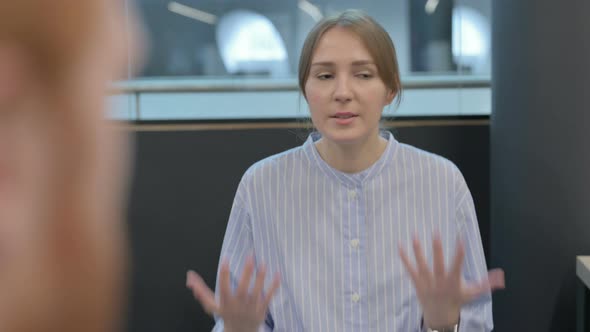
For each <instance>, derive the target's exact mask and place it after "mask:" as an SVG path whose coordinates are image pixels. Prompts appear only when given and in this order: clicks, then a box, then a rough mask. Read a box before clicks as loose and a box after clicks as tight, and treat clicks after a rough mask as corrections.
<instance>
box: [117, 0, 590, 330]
mask: <svg viewBox="0 0 590 332" xmlns="http://www.w3.org/2000/svg"><path fill="white" fill-rule="evenodd" d="M126 1H128V5H129V6H135V7H137V8H138V9H139V13H140V15H141V17H142V18H143V20H144V28H145V29H146V32H147V36H148V38H149V40H148V42H149V43H148V49H147V50H148V56H147V60H146V62H145V64H144V65H143V66H142V67H141V69H140V71H139V73H137V74H132V72H133V68H135V67H137V66H138V64H135V63H132V62H131V61H130V63H129V64H128V65H129V77H128V80H123V81H117V82H113V84H112V86H111V87H110V97H109V98H110V104H111V106H112V107H111V109H110V110H109V113H108V114H106V116H107V117H108V118H109V119H112V120H113V121H115V122H117V123H118V124H121V126H122V127H123V128H125V129H126V130H129V131H130V132H132V133H133V134H134V135H135V140H134V141H135V147H136V149H135V152H134V153H135V156H134V160H135V162H134V175H133V178H132V179H131V180H130V181H131V182H132V190H131V201H130V206H129V218H128V225H129V238H130V245H131V252H132V256H131V257H132V277H131V280H130V300H129V308H128V320H127V331H133V332H140V331H141V332H146V331H206V330H210V329H211V327H212V326H213V321H212V319H211V318H210V317H208V316H207V315H206V314H205V313H204V312H203V310H202V309H201V308H200V307H199V305H198V304H197V303H196V301H195V300H194V299H193V298H192V294H191V293H190V291H188V290H187V289H186V288H185V286H184V285H185V273H186V270H187V269H195V270H197V271H199V272H200V273H202V275H203V276H204V278H205V281H206V282H207V283H208V284H209V285H210V286H212V287H213V285H214V283H215V273H216V268H217V263H218V259H219V252H220V250H221V243H222V239H223V235H224V232H225V226H226V223H227V219H228V216H229V212H230V208H231V204H232V200H233V195H234V193H235V190H236V187H237V184H238V182H239V180H240V178H241V175H242V174H243V172H244V171H245V170H246V169H247V168H248V167H249V166H250V165H251V164H252V163H254V162H256V161H258V160H260V159H262V158H265V157H267V156H269V155H272V154H274V153H278V152H281V151H284V150H286V149H289V148H292V147H295V146H297V145H300V144H301V143H302V142H303V139H304V138H305V135H306V134H307V132H308V130H309V128H308V124H307V121H306V119H307V118H308V117H309V112H308V109H307V105H306V103H305V100H304V98H303V96H302V95H301V94H300V93H299V91H298V87H297V78H296V77H297V63H298V56H299V52H300V50H301V47H302V44H303V40H304V38H305V36H306V34H307V33H308V32H309V30H310V29H311V28H312V26H313V25H314V24H315V22H317V21H318V20H319V19H321V18H322V17H324V16H327V15H331V14H334V13H337V12H339V11H341V10H344V9H348V8H357V9H362V10H364V11H366V12H367V13H368V14H370V15H371V16H372V17H374V18H375V19H376V20H377V21H378V22H379V23H380V24H382V25H383V26H384V27H385V29H386V30H387V31H388V32H389V34H390V35H391V37H392V39H393V41H394V43H395V46H396V50H397V55H398V61H399V66H400V71H401V77H402V84H403V89H404V90H403V98H402V99H401V101H400V104H399V106H396V105H395V103H394V105H392V106H390V107H387V108H386V109H385V110H384V117H385V120H386V122H385V125H386V128H387V129H388V130H391V131H392V132H393V133H394V135H395V136H396V137H397V139H398V140H400V141H402V142H404V143H408V144H412V145H415V146H417V147H420V148H423V149H425V150H428V151H431V152H434V153H437V154H440V155H442V156H444V157H446V158H448V159H450V160H452V161H453V162H455V163H456V164H457V165H458V167H459V168H460V169H461V171H462V172H463V174H464V176H465V178H466V180H467V183H468V185H469V187H470V189H471V192H472V195H473V197H474V201H475V206H476V210H477V214H478V219H479V224H480V230H481V235H482V240H483V244H484V251H485V253H486V258H487V261H488V266H489V268H494V267H501V268H504V270H505V272H506V284H507V285H506V286H507V289H506V290H505V291H502V292H499V293H496V294H494V318H495V319H494V321H495V326H496V329H495V330H496V331H574V330H576V328H578V327H579V326H582V325H584V323H585V321H586V319H587V317H588V313H587V312H586V310H587V309H586V308H585V306H584V299H585V296H586V295H587V294H586V293H587V290H586V287H585V285H584V283H583V282H582V281H581V279H580V278H578V277H577V276H576V257H577V256H579V255H586V254H590V219H589V218H588V217H589V216H590V209H589V206H590V204H588V198H587V197H590V195H589V194H590V192H589V189H588V187H589V186H588V183H589V182H588V181H589V180H590V177H589V176H588V173H589V171H588V170H590V167H588V166H590V154H589V153H588V152H587V151H585V147H586V144H585V140H586V135H585V134H586V132H587V131H588V129H589V126H588V125H589V123H588V121H589V120H590V119H589V118H588V115H587V110H588V106H590V103H589V97H588V96H589V95H590V94H588V93H587V92H586V91H587V90H588V87H589V86H590V85H589V84H588V83H590V82H588V81H589V78H588V77H590V76H589V75H588V74H590V70H589V68H590V66H589V59H590V50H589V47H588V36H589V35H590V23H588V22H587V21H588V20H587V19H586V18H587V17H589V16H588V14H590V5H588V2H587V1H582V0H578V1H574V0H564V1H561V2H559V3H557V2H554V1H548V0H539V1H510V0H469V1H468V0H455V1H453V0H371V1H351V0H339V1H335V0H203V1H201V0H177V1H168V0H136V1H131V0H126ZM586 325H587V324H586Z"/></svg>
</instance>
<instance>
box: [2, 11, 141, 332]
mask: <svg viewBox="0 0 590 332" xmlns="http://www.w3.org/2000/svg"><path fill="white" fill-rule="evenodd" d="M125 19H126V17H125V3H124V1H123V0H83V1H80V0H52V1H47V0H14V1H13V0H9V1H0V330H1V331H19V332H20V331H35V332H39V331H60V332H69V331H77V332H78V331H85V332H99V331H100V332H103V331H116V330H118V328H119V327H120V323H121V318H122V312H123V308H124V307H125V303H124V299H125V298H126V294H125V283H126V280H125V272H126V260H127V257H126V243H125V233H124V223H123V212H124V206H125V203H126V201H125V196H126V192H125V187H126V185H125V184H126V175H127V174H126V172H127V170H128V166H129V165H128V160H127V159H126V157H127V153H128V151H129V150H128V147H127V140H126V138H125V137H124V135H123V134H122V133H121V132H116V130H115V128H113V126H112V125H109V124H108V121H106V120H105V119H104V115H105V94H106V92H107V88H108V84H109V82H110V81H112V80H114V79H117V78H121V77H122V75H123V74H125V75H126V74H127V61H128V59H130V58H131V57H135V56H136V55H137V54H138V53H139V52H137V50H139V46H140V44H141V43H140V42H138V38H140V35H139V33H138V32H139V29H138V25H137V22H136V21H135V18H134V17H128V18H127V19H128V22H130V24H127V25H126V22H125Z"/></svg>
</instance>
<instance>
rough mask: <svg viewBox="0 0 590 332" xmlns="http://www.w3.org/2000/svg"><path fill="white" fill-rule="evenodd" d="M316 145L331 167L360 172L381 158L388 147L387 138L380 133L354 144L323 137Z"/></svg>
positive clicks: (348, 171) (343, 170)
mask: <svg viewBox="0 0 590 332" xmlns="http://www.w3.org/2000/svg"><path fill="white" fill-rule="evenodd" d="M315 147H316V149H317V150H318V152H319V154H320V156H321V157H322V159H323V160H324V161H325V162H326V163H328V165H330V166H331V167H333V168H335V169H337V170H339V171H341V172H344V173H358V172H362V171H364V170H366V169H367V168H369V167H371V165H373V164H374V163H375V162H377V160H379V158H380V157H381V155H382V154H383V151H385V148H386V147H387V140H386V139H385V138H383V137H381V135H379V133H377V134H376V135H371V136H370V137H368V138H367V139H365V140H363V141H360V142H358V143H354V144H338V143H335V142H333V141H330V140H329V139H326V138H324V137H322V138H321V139H320V140H318V141H317V142H316V143H315Z"/></svg>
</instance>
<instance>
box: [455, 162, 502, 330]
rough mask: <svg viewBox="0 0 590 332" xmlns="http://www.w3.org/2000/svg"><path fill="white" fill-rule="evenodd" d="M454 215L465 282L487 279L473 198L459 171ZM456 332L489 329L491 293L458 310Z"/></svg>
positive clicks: (490, 323) (491, 324) (490, 325)
mask: <svg viewBox="0 0 590 332" xmlns="http://www.w3.org/2000/svg"><path fill="white" fill-rule="evenodd" d="M456 189H457V190H456V196H455V197H456V208H457V210H456V218H457V223H458V225H457V227H458V229H459V238H460V239H461V240H462V241H463V244H464V247H465V260H464V262H463V278H464V280H465V282H466V283H467V284H472V283H477V282H479V281H481V280H483V279H484V278H487V273H488V271H487V266H486V261H485V256H484V252H483V246H482V243H481V235H480V232H479V225H478V223H477V216H476V214H475V208H474V204H473V198H472V197H471V193H470V192H469V189H468V188H467V184H466V183H465V179H464V178H463V175H461V173H460V172H459V171H457V177H456ZM460 317H461V318H460V324H459V332H489V331H492V329H493V327H494V325H493V319H492V296H491V293H490V292H488V293H486V294H484V295H482V296H481V297H480V298H478V299H475V300H474V301H473V302H471V303H469V304H467V305H465V306H464V307H463V308H462V309H461V316H460Z"/></svg>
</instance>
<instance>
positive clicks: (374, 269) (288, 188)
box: [214, 132, 493, 332]
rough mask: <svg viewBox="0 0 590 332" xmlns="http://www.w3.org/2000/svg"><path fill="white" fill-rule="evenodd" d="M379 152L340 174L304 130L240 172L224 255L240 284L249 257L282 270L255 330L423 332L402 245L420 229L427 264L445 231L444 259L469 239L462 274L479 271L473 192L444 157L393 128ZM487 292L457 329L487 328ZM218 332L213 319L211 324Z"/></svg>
mask: <svg viewBox="0 0 590 332" xmlns="http://www.w3.org/2000/svg"><path fill="white" fill-rule="evenodd" d="M382 135H383V137H385V138H386V139H387V140H388V144H387V147H386V149H385V151H384V153H383V154H382V155H381V157H380V159H379V160H378V161H377V162H375V163H374V164H373V165H372V166H370V167H369V168H368V169H366V170H364V171H362V172H359V173H355V174H348V173H343V172H340V171H338V170H336V169H334V168H332V167H331V166H329V165H328V164H327V163H326V162H325V161H324V160H323V159H322V158H321V157H320V155H319V153H318V151H317V150H316V148H315V145H314V141H316V140H317V139H319V134H317V133H314V134H312V135H310V137H309V138H308V139H307V141H306V142H305V143H304V144H303V145H302V146H300V147H297V148H294V149H291V150H288V151H285V152H283V153H280V154H277V155H274V156H271V157H269V158H266V159H264V160H262V161H259V162H258V163H256V164H254V165H253V166H252V167H250V169H248V171H247V172H246V173H245V174H244V176H243V178H242V180H241V182H240V185H239V187H238V190H237V193H236V196H235V200H234V203H233V207H232V211H231V215H230V219H229V222H228V226H227V231H226V234H225V238H224V242H223V248H222V252H221V256H222V257H224V258H227V259H228V260H229V265H230V271H231V280H232V283H233V286H234V287H235V286H236V283H237V280H239V278H240V276H241V272H242V269H243V264H244V262H245V260H246V257H247V256H248V254H250V253H252V254H254V257H255V260H256V262H257V263H261V262H264V263H265V264H266V265H267V266H268V271H269V273H268V274H267V280H266V281H265V283H266V285H267V286H269V285H270V284H271V282H272V277H273V274H274V273H272V272H279V273H280V275H281V286H280V287H279V289H278V290H277V292H276V293H275V296H274V297H273V299H272V301H271V304H270V307H269V311H268V314H267V317H266V320H265V322H264V324H263V326H262V327H261V331H289V332H291V331H325V332H328V331H330V332H331V331H339V332H347V331H398V332H413V331H416V332H418V331H420V322H421V317H422V313H421V308H420V305H419V303H418V300H417V297H416V293H415V290H414V287H413V285H412V281H411V279H410V277H409V274H408V273H407V272H406V270H405V268H404V266H403V264H402V262H401V259H400V258H399V254H398V249H397V248H398V245H401V246H402V247H403V248H405V250H406V251H407V252H408V253H410V254H411V253H413V250H412V247H411V243H412V241H411V239H412V236H413V235H417V236H418V237H419V239H420V241H421V242H422V244H423V247H424V250H425V255H426V257H427V259H428V261H429V263H431V264H432V245H431V243H432V235H433V234H434V233H435V232H437V231H438V232H439V233H440V234H441V238H442V243H443V248H444V255H445V261H446V264H447V265H446V266H448V264H449V262H450V261H451V260H452V256H453V255H454V252H455V251H454V250H455V244H456V243H457V239H459V238H461V239H462V240H463V242H464V244H465V250H466V255H465V262H464V266H463V277H464V279H465V280H466V281H467V282H470V281H471V282H475V281H479V280H481V279H482V278H484V277H485V276H486V275H487V267H486V263H485V259H484V254H483V249H482V244H481V237H480V234H479V227H478V224H477V219H476V215H475V211H474V206H473V199H472V197H471V194H470V192H469V189H468V188H467V185H466V183H465V180H464V178H463V176H462V175H461V173H460V171H459V170H458V169H457V167H456V166H455V165H454V164H453V163H451V162H450V161H448V160H446V159H444V158H442V157H440V156H437V155H434V154H431V153H428V152H425V151H422V150H419V149H417V148H414V147H411V146H409V145H405V144H402V143H399V142H397V141H396V140H395V138H394V137H393V135H391V133H389V132H384V133H382ZM492 326H493V324H492V306H491V295H490V294H489V293H488V294H486V295H484V296H482V297H481V298H480V299H478V300H476V301H475V302H473V303H470V304H469V305H466V306H465V307H463V308H462V310H461V324H460V329H459V331H469V332H473V331H491V330H492ZM222 330H223V321H222V320H221V319H219V317H217V318H216V326H215V328H214V331H222Z"/></svg>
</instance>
